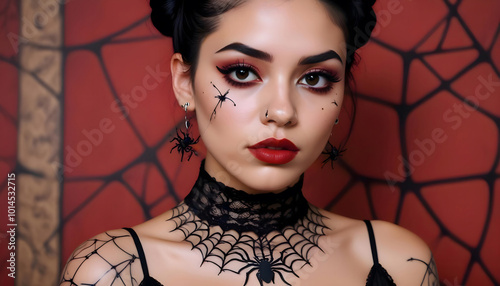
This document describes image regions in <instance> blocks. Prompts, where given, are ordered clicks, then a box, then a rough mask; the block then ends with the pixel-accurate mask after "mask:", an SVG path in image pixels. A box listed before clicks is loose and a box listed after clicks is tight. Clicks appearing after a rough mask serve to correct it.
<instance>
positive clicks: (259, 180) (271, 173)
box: [241, 166, 304, 193]
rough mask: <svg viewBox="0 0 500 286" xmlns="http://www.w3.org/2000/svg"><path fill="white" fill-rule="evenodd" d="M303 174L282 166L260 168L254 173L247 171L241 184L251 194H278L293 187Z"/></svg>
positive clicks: (300, 171)
mask: <svg viewBox="0 0 500 286" xmlns="http://www.w3.org/2000/svg"><path fill="white" fill-rule="evenodd" d="M303 172H304V171H302V170H290V169H286V168H283V167H282V166H279V167H278V166H264V167H262V166H261V167H258V169H257V170H255V171H254V172H252V171H249V172H248V173H247V175H246V176H245V177H244V178H242V179H241V182H242V184H243V185H245V186H246V189H247V190H248V192H251V193H279V192H281V191H283V190H285V189H286V188H288V187H291V186H293V185H295V184H296V183H297V182H298V181H299V180H300V177H301V175H302V173H303Z"/></svg>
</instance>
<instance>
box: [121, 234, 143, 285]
mask: <svg viewBox="0 0 500 286" xmlns="http://www.w3.org/2000/svg"><path fill="white" fill-rule="evenodd" d="M123 229H124V230H126V231H128V232H129V233H130V235H131V236H132V238H133V239H134V244H135V247H136V248H137V252H138V253H139V260H140V261H141V267H142V272H143V274H144V278H146V277H149V270H148V264H147V263H146V255H145V254H144V249H142V244H141V241H140V240H139V236H137V233H136V232H135V230H133V229H131V228H128V227H124V228H123Z"/></svg>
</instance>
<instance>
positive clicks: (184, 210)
mask: <svg viewBox="0 0 500 286" xmlns="http://www.w3.org/2000/svg"><path fill="white" fill-rule="evenodd" d="M323 219H326V218H325V217H324V216H323V215H322V214H321V213H319V211H318V210H317V209H315V208H314V207H311V206H310V207H309V210H308V213H307V215H306V216H305V217H304V218H302V219H300V220H299V221H298V222H297V223H296V224H295V225H294V226H293V227H291V226H289V227H285V228H284V229H283V230H280V231H272V232H270V233H268V234H264V235H261V236H258V235H256V234H255V233H239V232H236V231H224V230H222V229H220V228H216V227H211V226H210V225H209V223H208V222H206V221H203V220H201V219H199V218H198V217H197V216H196V215H195V214H194V213H193V211H192V210H191V209H190V208H189V207H188V206H187V205H186V204H184V203H181V204H179V205H178V206H177V207H175V208H174V209H173V214H172V217H171V218H169V219H168V221H172V222H174V223H175V228H174V229H173V230H172V232H176V231H177V232H182V234H183V235H184V237H185V239H184V240H185V241H187V242H189V243H190V244H191V247H192V249H197V250H198V251H199V252H200V253H201V258H202V259H201V264H200V266H203V264H205V263H211V264H213V265H215V266H217V267H218V268H219V274H220V273H222V272H224V271H229V272H233V273H237V274H240V273H242V272H245V274H246V279H245V283H244V285H246V284H247V282H248V281H249V279H250V277H249V276H250V275H251V274H252V273H253V272H255V271H257V270H258V272H257V274H256V275H257V279H258V280H259V282H260V283H262V281H263V280H264V281H265V279H261V278H260V276H259V275H261V272H260V269H261V268H262V266H261V265H262V261H266V262H264V263H267V262H268V263H269V267H270V269H272V272H273V274H272V276H273V277H274V278H275V274H277V275H278V276H279V277H280V278H281V279H282V280H283V282H284V283H285V284H287V285H289V284H288V282H287V281H286V280H285V278H284V275H285V274H287V273H289V274H293V275H294V276H296V277H298V275H297V274H296V272H295V271H296V270H298V269H301V268H303V267H304V266H305V265H311V264H310V262H309V259H310V252H311V251H312V250H313V249H318V250H320V251H323V250H322V249H321V248H320V247H319V245H318V243H319V238H320V237H321V236H323V235H325V230H326V229H328V227H326V226H325V225H324V224H323ZM296 263H299V266H298V267H296V266H294V264H296ZM274 278H273V279H274Z"/></svg>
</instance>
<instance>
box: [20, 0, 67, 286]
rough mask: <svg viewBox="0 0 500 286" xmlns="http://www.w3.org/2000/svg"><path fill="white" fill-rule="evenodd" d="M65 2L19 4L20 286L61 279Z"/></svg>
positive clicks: (50, 0) (24, 1) (48, 0)
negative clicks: (60, 227)
mask: <svg viewBox="0 0 500 286" xmlns="http://www.w3.org/2000/svg"><path fill="white" fill-rule="evenodd" d="M63 1H64V0H41V1H35V0H21V1H20V2H19V5H20V11H21V12H20V17H21V27H20V37H21V38H20V41H19V128H18V130H19V133H18V172H17V179H18V191H17V206H18V217H17V220H18V227H17V261H18V265H17V273H16V285H17V286H21V285H22V286H24V285H29V286H38V285H40V286H42V285H56V284H57V282H58V279H59V267H60V264H61V262H60V235H59V225H60V198H61V186H62V182H61V180H60V178H59V177H58V173H59V172H58V168H59V166H61V164H60V162H61V157H62V155H61V146H62V126H63V125H62V114H63V100H62V79H63V55H62V49H61V46H62V44H63V3H62V2H63Z"/></svg>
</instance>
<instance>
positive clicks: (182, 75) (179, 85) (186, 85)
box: [170, 53, 195, 111]
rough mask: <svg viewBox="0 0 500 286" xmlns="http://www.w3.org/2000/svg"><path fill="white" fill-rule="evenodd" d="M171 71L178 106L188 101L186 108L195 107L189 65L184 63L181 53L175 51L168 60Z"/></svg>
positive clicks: (192, 108)
mask: <svg viewBox="0 0 500 286" xmlns="http://www.w3.org/2000/svg"><path fill="white" fill-rule="evenodd" d="M170 70H171V71H172V88H173V90H174V94H175V98H176V99H177V102H178V103H179V105H180V106H183V105H184V104H185V103H189V107H188V110H190V111H193V110H194V109H195V101H194V91H193V84H192V82H191V73H190V66H189V65H188V64H186V63H184V60H183V59H182V55H181V54H179V53H175V54H173V55H172V59H171V60H170Z"/></svg>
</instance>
